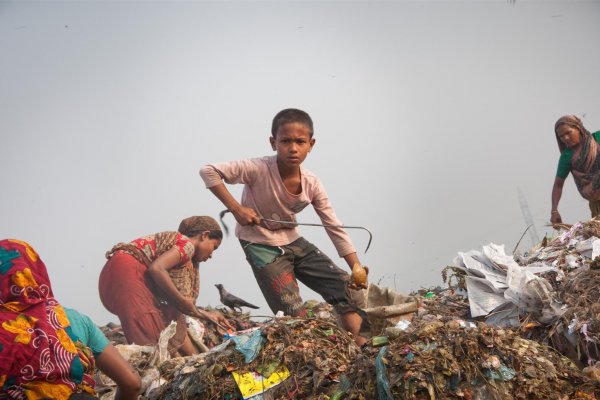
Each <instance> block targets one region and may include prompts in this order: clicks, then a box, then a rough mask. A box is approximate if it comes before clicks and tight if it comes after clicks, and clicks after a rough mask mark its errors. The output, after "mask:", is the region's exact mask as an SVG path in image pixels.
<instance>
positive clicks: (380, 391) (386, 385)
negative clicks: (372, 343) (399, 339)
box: [375, 346, 394, 400]
mask: <svg viewBox="0 0 600 400" xmlns="http://www.w3.org/2000/svg"><path fill="white" fill-rule="evenodd" d="M387 349H388V347H387V346H383V347H382V348H381V349H380V350H379V353H378V354H377V358H375V373H376V374H377V395H378V396H379V400H394V396H392V392H391V390H390V382H389V381H388V378H387V374H386V372H385V364H384V363H383V356H384V355H385V353H386V352H387Z"/></svg>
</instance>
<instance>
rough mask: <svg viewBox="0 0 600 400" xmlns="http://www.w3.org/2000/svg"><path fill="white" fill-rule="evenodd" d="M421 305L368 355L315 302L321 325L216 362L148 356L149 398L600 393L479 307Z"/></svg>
mask: <svg viewBox="0 0 600 400" xmlns="http://www.w3.org/2000/svg"><path fill="white" fill-rule="evenodd" d="M412 297H413V298H417V299H418V304H419V307H418V309H417V311H416V312H414V313H413V314H412V316H411V317H412V318H409V319H410V321H409V320H408V319H401V320H399V321H398V322H397V323H395V324H394V325H392V326H390V324H383V325H384V326H385V325H387V326H386V327H385V328H384V329H383V334H382V335H380V336H376V337H373V338H371V342H370V344H369V346H367V347H366V348H362V349H361V348H359V347H358V346H357V345H356V344H355V343H354V340H353V339H352V338H351V337H350V336H349V335H348V334H347V333H346V332H345V331H344V330H343V329H340V328H339V326H338V323H337V317H336V316H335V313H334V312H333V310H332V308H331V306H330V305H328V304H326V303H316V302H307V304H308V305H309V306H310V313H309V315H311V317H309V318H304V319H299V318H292V317H275V318H272V319H269V320H267V321H264V322H262V323H259V324H258V326H255V327H253V328H250V329H247V330H246V331H242V332H236V333H231V334H230V335H226V336H225V338H224V341H223V342H222V343H221V344H220V345H218V346H215V347H213V348H211V349H210V351H209V352H207V353H202V354H199V355H196V356H191V357H179V358H172V359H166V360H162V361H156V360H157V355H156V354H147V355H146V364H143V362H142V363H137V364H136V362H135V361H134V362H133V364H134V366H135V367H136V368H137V369H138V371H139V372H140V375H142V377H143V382H144V383H143V387H144V389H145V391H144V396H142V398H143V399H147V400H157V399H166V400H169V399H172V400H175V399H244V398H249V397H252V396H257V398H261V397H259V396H262V398H263V399H298V398H310V399H323V400H325V399H330V400H334V399H337V400H339V399H365V400H366V399H380V400H383V399H388V400H391V399H440V398H445V399H448V398H464V399H560V400H562V399H595V398H596V397H595V396H597V395H599V394H600V390H599V389H598V386H597V384H596V381H594V380H593V379H590V378H589V377H588V376H587V375H586V374H585V373H584V372H583V371H581V370H580V369H579V368H577V367H576V366H575V365H574V364H573V363H572V362H571V361H570V360H569V359H568V358H567V357H564V356H562V355H561V354H559V353H558V352H557V351H555V350H553V349H552V348H550V347H547V346H545V345H542V344H540V343H538V342H536V341H532V340H528V339H525V338H523V337H521V336H520V335H519V333H518V332H515V331H513V330H510V329H504V328H498V327H493V326H490V325H488V324H485V323H483V322H472V321H468V320H467V319H463V318H462V317H463V316H464V315H466V314H468V311H469V305H468V303H467V301H466V299H465V298H464V297H463V296H461V295H458V294H456V291H454V290H452V289H440V288H436V289H431V290H427V291H421V292H419V293H416V294H414V295H413V296H412ZM453 314H454V315H453ZM124 347H127V346H124ZM118 348H119V351H121V352H123V350H125V349H124V348H122V346H118ZM143 358H144V357H139V358H138V360H141V359H143ZM130 362H131V359H130ZM153 363H154V364H153ZM140 367H142V369H140ZM111 398H112V397H110V395H107V396H105V397H101V399H102V400H108V399H111Z"/></svg>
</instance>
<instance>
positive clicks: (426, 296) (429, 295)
mask: <svg viewBox="0 0 600 400" xmlns="http://www.w3.org/2000/svg"><path fill="white" fill-rule="evenodd" d="M424 297H425V298H426V299H433V298H434V297H435V293H433V292H427V293H425V296H424Z"/></svg>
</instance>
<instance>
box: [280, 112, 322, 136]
mask: <svg viewBox="0 0 600 400" xmlns="http://www.w3.org/2000/svg"><path fill="white" fill-rule="evenodd" d="M291 122H299V123H301V124H304V125H306V126H307V127H308V129H309V131H310V137H311V138H312V136H313V133H314V129H313V122H312V119H311V118H310V115H308V113H307V112H306V111H302V110H298V109H297V108H286V109H285V110H281V111H279V112H278V113H277V115H276V116H275V118H273V125H272V126H271V135H273V137H276V136H277V131H278V130H279V127H280V126H281V125H285V124H289V123H291Z"/></svg>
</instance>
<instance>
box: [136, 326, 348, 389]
mask: <svg viewBox="0 0 600 400" xmlns="http://www.w3.org/2000/svg"><path fill="white" fill-rule="evenodd" d="M358 352H359V348H358V346H356V344H355V343H354V341H353V339H352V338H351V337H349V336H348V334H347V333H346V332H344V331H343V330H340V329H339V328H338V327H337V325H336V324H335V323H331V322H328V321H326V320H322V319H318V318H309V319H295V318H291V317H282V318H276V319H275V320H273V321H271V322H269V323H267V324H266V325H265V326H263V327H262V328H261V329H258V330H254V331H252V332H251V333H248V334H246V335H240V336H233V337H231V338H230V339H229V340H227V341H226V342H224V343H223V344H222V345H221V346H218V347H217V348H214V349H212V350H211V351H210V352H209V353H204V354H201V355H199V356H193V357H186V358H181V359H175V360H171V361H172V362H173V363H174V364H176V365H169V366H168V367H167V368H161V373H162V377H163V378H164V379H166V380H167V381H168V382H167V383H166V384H164V385H162V386H161V387H160V388H158V389H156V390H154V391H152V392H151V393H150V394H149V395H148V397H147V398H148V399H165V400H168V399H173V400H175V399H194V398H201V399H241V398H247V397H249V396H253V395H257V394H260V393H263V392H268V395H269V398H273V399H295V398H319V396H327V397H323V398H330V397H331V396H333V395H334V393H335V391H336V390H337V383H338V382H339V380H340V377H341V375H342V374H344V373H345V372H346V371H347V370H348V368H349V367H350V366H351V364H352V363H353V362H354V360H355V358H356V355H357V354H358Z"/></svg>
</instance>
